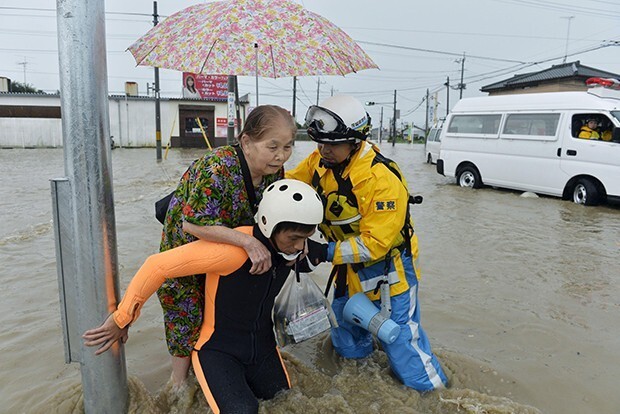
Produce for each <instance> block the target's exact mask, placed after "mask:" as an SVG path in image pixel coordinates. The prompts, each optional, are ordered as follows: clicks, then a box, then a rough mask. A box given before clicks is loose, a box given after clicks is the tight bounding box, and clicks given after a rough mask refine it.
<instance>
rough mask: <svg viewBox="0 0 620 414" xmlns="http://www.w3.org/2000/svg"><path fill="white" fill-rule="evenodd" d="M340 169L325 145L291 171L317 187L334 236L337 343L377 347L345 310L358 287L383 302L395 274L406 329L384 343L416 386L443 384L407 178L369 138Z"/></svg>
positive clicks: (398, 316)
mask: <svg viewBox="0 0 620 414" xmlns="http://www.w3.org/2000/svg"><path fill="white" fill-rule="evenodd" d="M340 169H342V168H339V167H335V168H325V167H324V166H323V164H322V162H321V155H320V153H319V151H318V149H317V150H315V151H314V152H312V153H311V154H310V155H309V156H308V157H307V158H306V159H305V160H303V161H302V162H301V163H300V164H299V165H298V166H297V167H296V168H295V169H293V170H291V171H288V172H287V173H286V176H287V178H294V179H298V180H301V181H304V182H306V183H308V184H310V185H312V187H313V188H314V189H315V190H317V193H318V194H319V195H320V196H321V198H322V199H323V203H324V205H325V219H324V221H323V223H322V224H321V225H319V228H320V230H321V232H322V233H323V234H324V236H325V238H326V239H327V240H328V241H329V247H328V254H327V260H328V261H331V262H332V264H333V265H334V268H335V273H339V274H340V276H338V277H337V279H336V290H335V293H334V300H333V303H332V307H333V310H334V313H335V314H336V318H337V319H338V323H339V325H340V327H339V328H334V329H332V342H333V344H334V348H335V349H336V351H337V352H338V353H339V354H340V355H342V356H344V357H346V358H363V357H365V356H367V355H369V354H370V353H371V352H372V350H373V342H372V336H371V334H370V333H369V332H367V331H365V330H363V329H361V328H359V327H357V326H354V325H352V324H350V323H348V322H346V321H344V319H343V308H344V304H345V303H346V301H347V300H348V298H349V297H351V296H353V295H354V294H355V293H358V292H364V293H365V294H366V295H367V296H368V298H369V299H370V300H372V301H375V304H376V305H378V304H379V299H380V289H378V288H377V287H378V282H379V281H380V280H381V279H382V278H383V276H384V274H385V273H386V272H387V275H388V280H389V283H390V296H391V305H392V319H393V320H394V321H395V322H396V323H398V324H399V325H400V326H401V333H400V335H399V337H398V338H397V340H396V341H395V342H394V343H393V344H391V345H387V344H385V343H383V344H382V345H383V349H384V350H385V352H386V353H387V355H388V358H389V360H390V364H391V366H392V369H393V370H394V372H395V374H396V375H397V376H398V377H399V378H400V379H401V381H402V382H403V383H404V384H405V385H407V386H409V387H411V388H414V389H417V390H420V391H427V390H432V389H435V388H441V387H443V386H444V385H445V384H446V382H447V379H446V376H445V374H444V373H443V371H442V369H441V366H440V365H439V362H438V361H437V359H436V358H435V356H434V355H433V353H432V351H431V347H430V344H429V342H428V339H427V337H426V334H425V332H424V331H423V329H422V326H421V325H420V319H419V318H420V312H419V304H418V303H417V302H418V301H417V290H418V278H419V276H420V275H419V273H418V270H417V266H416V264H415V261H416V260H417V257H418V243H417V236H416V235H415V234H414V233H413V226H412V224H411V218H410V216H409V214H408V212H409V210H408V208H409V205H408V204H409V191H408V188H407V183H406V181H405V179H404V177H403V176H402V174H400V171H399V170H398V166H397V165H396V164H395V163H393V162H392V161H390V160H388V159H387V158H385V157H383V156H382V155H381V154H380V153H379V149H378V148H377V147H375V146H374V145H372V144H371V143H368V142H365V141H364V142H361V144H360V148H359V149H358V150H357V151H356V152H355V153H354V154H353V155H352V156H351V159H350V161H349V162H348V163H346V166H345V167H344V169H342V171H340ZM345 274H346V278H345Z"/></svg>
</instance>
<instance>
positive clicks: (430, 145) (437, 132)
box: [424, 127, 441, 164]
mask: <svg viewBox="0 0 620 414" xmlns="http://www.w3.org/2000/svg"><path fill="white" fill-rule="evenodd" d="M440 145H441V127H440V128H431V130H430V131H429V132H428V137H427V138H426V142H425V143H424V152H425V153H426V162H427V163H428V164H436V163H437V158H439V146H440Z"/></svg>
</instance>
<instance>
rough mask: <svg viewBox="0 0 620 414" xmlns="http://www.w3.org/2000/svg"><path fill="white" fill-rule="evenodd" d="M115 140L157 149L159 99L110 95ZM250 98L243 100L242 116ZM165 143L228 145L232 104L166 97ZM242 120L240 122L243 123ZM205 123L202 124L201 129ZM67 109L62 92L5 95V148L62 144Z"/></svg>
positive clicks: (1, 100)
mask: <svg viewBox="0 0 620 414" xmlns="http://www.w3.org/2000/svg"><path fill="white" fill-rule="evenodd" d="M108 102H109V106H108V108H109V119H110V139H111V140H113V142H114V145H115V146H120V147H154V146H155V145H156V141H155V98H154V97H142V96H128V95H110V96H109V98H108ZM248 104H249V101H248V100H247V99H243V98H242V99H241V100H240V103H239V118H240V119H241V122H242V121H243V120H244V119H245V116H246V113H247V110H248ZM160 110H161V112H160V114H161V115H160V121H161V140H162V146H166V145H168V144H169V143H170V146H171V147H193V148H203V147H207V143H206V141H205V137H204V136H203V133H202V130H204V132H205V134H206V137H207V139H208V140H209V142H210V144H211V146H214V147H215V146H220V145H224V144H226V140H227V120H228V115H227V110H228V109H227V102H226V101H225V100H217V101H214V100H213V101H209V100H199V99H171V98H161V99H160ZM238 122H239V121H238ZM201 126H202V128H201ZM62 141H63V136H62V111H61V107H60V96H59V95H58V94H38V93H0V148H38V147H52V148H54V147H61V146H62Z"/></svg>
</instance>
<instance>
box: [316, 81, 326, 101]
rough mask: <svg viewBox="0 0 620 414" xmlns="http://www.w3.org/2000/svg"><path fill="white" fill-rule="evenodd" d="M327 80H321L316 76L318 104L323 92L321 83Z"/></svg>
mask: <svg viewBox="0 0 620 414" xmlns="http://www.w3.org/2000/svg"><path fill="white" fill-rule="evenodd" d="M322 83H326V82H321V78H316V104H317V105H318V104H319V95H320V94H321V84H322Z"/></svg>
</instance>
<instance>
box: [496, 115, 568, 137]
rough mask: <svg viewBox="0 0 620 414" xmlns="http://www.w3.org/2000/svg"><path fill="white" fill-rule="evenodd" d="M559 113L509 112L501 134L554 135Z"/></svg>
mask: <svg viewBox="0 0 620 414" xmlns="http://www.w3.org/2000/svg"><path fill="white" fill-rule="evenodd" d="M559 120H560V114H509V115H508V116H507V117H506V124H505V125H504V130H503V131H502V133H503V134H507V135H533V136H546V137H555V136H556V134H557V130H558V123H559Z"/></svg>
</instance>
